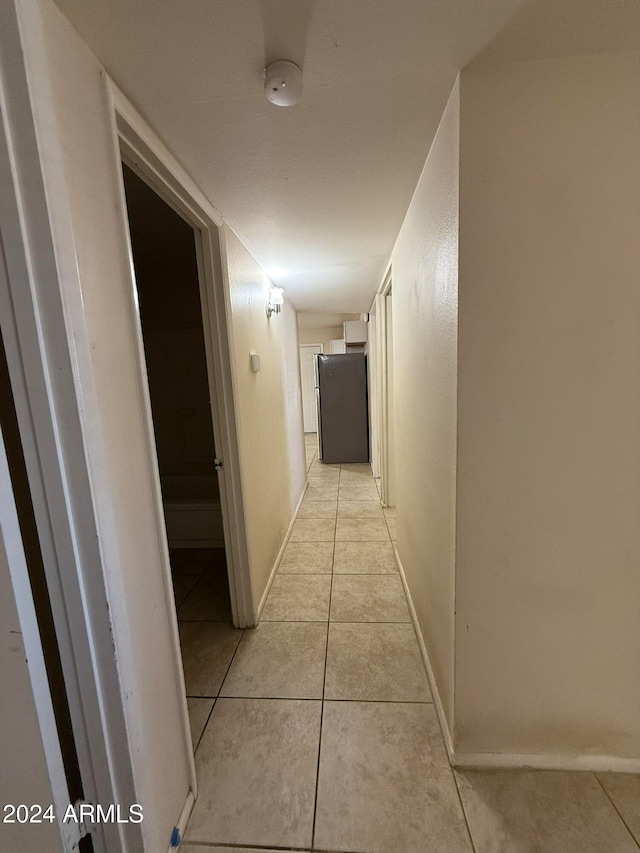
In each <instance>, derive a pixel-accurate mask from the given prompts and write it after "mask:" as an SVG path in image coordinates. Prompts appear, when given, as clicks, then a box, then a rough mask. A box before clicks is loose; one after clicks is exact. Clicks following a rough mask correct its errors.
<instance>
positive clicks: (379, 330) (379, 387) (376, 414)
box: [368, 271, 396, 507]
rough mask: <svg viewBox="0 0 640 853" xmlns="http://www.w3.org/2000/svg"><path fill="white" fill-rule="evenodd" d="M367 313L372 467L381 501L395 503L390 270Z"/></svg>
mask: <svg viewBox="0 0 640 853" xmlns="http://www.w3.org/2000/svg"><path fill="white" fill-rule="evenodd" d="M370 315H371V316H370V327H371V331H370V335H369V342H368V352H369V360H370V365H371V378H370V388H371V410H370V411H371V433H372V448H371V451H372V454H371V455H372V458H371V467H372V470H373V474H374V477H375V478H376V479H377V478H379V483H378V491H379V493H380V499H381V500H382V503H383V505H384V506H385V507H395V505H396V478H395V468H396V460H395V390H394V363H393V361H394V360H393V288H392V282H391V271H389V273H388V274H387V276H386V278H385V280H384V282H383V284H382V286H381V288H380V290H379V291H378V293H377V294H376V296H375V299H374V300H373V303H372V305H371V311H370Z"/></svg>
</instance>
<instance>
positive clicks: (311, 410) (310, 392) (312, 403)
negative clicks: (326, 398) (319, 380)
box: [300, 344, 323, 440]
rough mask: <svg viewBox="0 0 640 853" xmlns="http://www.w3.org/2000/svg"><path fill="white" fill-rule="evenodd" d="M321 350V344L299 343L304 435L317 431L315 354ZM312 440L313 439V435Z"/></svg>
mask: <svg viewBox="0 0 640 853" xmlns="http://www.w3.org/2000/svg"><path fill="white" fill-rule="evenodd" d="M322 351H323V346H322V344H300V378H301V384H302V413H303V420H304V432H305V436H307V435H309V433H317V432H318V406H317V401H316V361H315V359H316V355H318V354H319V353H321V352H322ZM312 440H315V437H313V439H312Z"/></svg>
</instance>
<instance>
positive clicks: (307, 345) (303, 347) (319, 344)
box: [298, 341, 324, 434]
mask: <svg viewBox="0 0 640 853" xmlns="http://www.w3.org/2000/svg"><path fill="white" fill-rule="evenodd" d="M306 347H320V352H321V353H324V344H323V343H322V342H321V341H320V342H318V343H317V344H298V363H299V365H300V388H301V389H304V383H303V381H302V353H301V352H300V350H302V349H305V348H306ZM315 395H316V392H315V390H314V392H313V404H314V406H315V405H316V396H315ZM302 428H303V429H304V394H303V400H302ZM304 431H305V434H306V432H307V431H306V430H304ZM317 431H318V423H317V415H316V429H315V432H317ZM311 432H313V430H311Z"/></svg>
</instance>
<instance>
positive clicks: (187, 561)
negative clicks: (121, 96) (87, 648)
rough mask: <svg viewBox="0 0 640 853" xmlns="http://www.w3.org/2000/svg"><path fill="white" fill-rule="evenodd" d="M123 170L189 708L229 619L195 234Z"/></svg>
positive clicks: (197, 696)
mask: <svg viewBox="0 0 640 853" xmlns="http://www.w3.org/2000/svg"><path fill="white" fill-rule="evenodd" d="M123 176H124V187H125V195H126V201H127V215H128V220H129V231H130V235H131V249H132V256H133V263H134V269H135V280H136V291H137V296H138V308H139V313H140V324H141V328H142V340H143V345H144V356H145V362H146V373H147V380H148V385H149V397H150V402H151V410H152V417H153V432H154V436H155V446H156V454H157V459H158V471H159V475H160V487H161V492H162V503H163V509H164V516H165V528H166V533H167V540H168V546H169V558H170V564H171V575H172V581H173V588H174V598H175V605H176V610H177V617H178V625H179V629H180V639H181V652H182V659H183V668H184V673H185V684H186V693H187V699H188V704H189V709H190V711H191V709H192V705H193V704H194V703H202V702H203V701H205V700H210V702H211V705H213V698H214V697H213V696H211V697H209V696H208V693H209V692H211V691H208V690H206V689H205V688H203V687H202V685H201V684H200V683H199V682H198V683H197V684H196V680H194V678H192V674H193V673H194V671H195V670H194V665H195V657H196V656H197V654H198V649H199V648H200V647H201V646H202V644H203V643H205V644H206V645H207V646H210V645H211V643H214V642H215V638H216V637H218V636H219V634H220V627H219V626H220V624H221V623H222V624H224V623H226V625H229V624H230V623H231V620H232V612H231V599H230V591H229V579H228V570H227V555H226V551H225V539H224V530H223V523H222V511H221V501H220V488H219V482H218V472H217V466H218V464H219V462H218V457H217V455H216V436H215V434H214V425H213V417H212V409H211V396H212V395H211V391H210V388H211V385H210V381H209V375H208V370H207V355H206V349H205V338H204V334H205V333H204V326H203V316H202V305H201V298H200V279H199V271H198V256H197V248H196V232H195V230H194V228H193V227H192V226H191V225H190V224H189V223H188V222H186V221H185V220H184V219H183V218H182V216H180V215H179V214H178V213H177V212H176V211H175V210H174V209H173V208H172V207H170V206H169V205H168V204H167V203H166V202H165V201H164V200H163V199H162V198H161V197H160V196H159V195H158V194H157V193H156V192H155V191H154V190H153V189H152V188H151V187H150V186H149V185H148V184H147V183H145V182H144V181H143V180H142V179H141V178H140V177H139V176H138V175H137V174H136V173H135V172H133V170H132V169H130V168H129V167H128V166H127V165H125V164H123ZM216 626H218V627H216ZM191 657H193V658H194V660H191V659H190V658H191ZM203 691H204V693H203ZM204 694H207V695H206V696H205V695H204ZM209 710H210V709H209ZM196 745H197V744H196V741H195V739H194V748H195V746H196Z"/></svg>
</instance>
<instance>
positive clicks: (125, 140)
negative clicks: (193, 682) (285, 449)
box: [107, 78, 256, 669]
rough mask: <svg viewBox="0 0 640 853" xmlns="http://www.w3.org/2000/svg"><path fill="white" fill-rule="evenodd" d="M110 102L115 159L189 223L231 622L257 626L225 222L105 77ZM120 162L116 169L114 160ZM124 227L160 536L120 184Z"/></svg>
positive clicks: (160, 523) (154, 466)
mask: <svg viewBox="0 0 640 853" xmlns="http://www.w3.org/2000/svg"><path fill="white" fill-rule="evenodd" d="M107 91H108V97H109V101H110V107H111V110H112V112H113V113H114V115H115V128H116V130H115V139H114V148H115V152H116V154H117V156H118V160H119V161H120V160H122V161H123V162H125V163H126V164H127V165H128V166H129V167H130V168H131V169H132V170H133V171H134V172H135V173H136V174H137V175H138V176H139V177H141V178H142V179H143V180H144V181H145V182H146V183H147V184H149V186H151V187H152V189H153V190H154V191H155V192H157V193H158V195H159V196H160V197H161V198H162V199H163V200H164V201H165V202H166V203H167V204H168V205H169V206H170V207H172V208H173V209H174V210H175V211H176V212H177V213H179V214H180V216H182V218H183V219H185V220H186V221H187V222H188V223H189V224H190V225H191V226H192V228H193V229H194V231H195V235H196V253H197V264H198V278H199V283H200V303H201V308H202V325H203V332H204V340H205V352H206V361H207V376H208V380H209V392H210V398H211V415H212V420H213V431H214V440H215V446H216V452H217V453H219V455H220V457H221V458H222V460H223V463H224V467H223V468H222V469H221V470H219V471H218V479H219V485H220V503H221V508H222V521H223V530H224V542H225V551H226V557H227V572H228V578H229V593H230V598H231V612H232V617H233V623H234V625H235V626H236V627H237V628H246V627H248V626H252V625H255V623H256V621H255V616H256V614H255V607H254V602H253V594H252V589H251V576H250V571H249V555H248V550H247V539H246V525H245V516H244V501H243V497H242V482H241V478H240V454H239V449H238V434H237V427H236V413H235V401H234V396H233V380H232V370H231V355H230V347H231V336H230V334H229V327H230V326H229V322H228V317H229V316H230V313H231V308H230V302H229V287H228V281H227V280H226V272H225V270H226V264H225V263H224V236H223V230H222V225H223V220H222V217H220V215H219V214H218V213H217V211H215V209H214V208H213V207H212V205H211V204H210V203H209V202H208V200H207V199H206V198H205V196H204V195H203V194H202V192H201V191H200V190H199V188H198V187H197V186H196V185H195V184H194V182H193V181H192V179H191V178H190V177H189V176H188V175H187V173H186V172H185V171H184V170H183V169H182V167H181V166H180V165H179V164H178V163H177V161H176V160H175V159H174V158H173V156H172V155H171V154H170V153H169V151H168V150H167V149H166V148H165V147H164V145H163V144H162V143H161V142H160V140H159V139H158V138H157V137H156V136H155V134H154V133H153V131H152V130H151V129H150V128H149V126H148V125H147V124H146V122H145V121H144V120H143V119H142V118H141V116H140V115H139V114H138V113H137V111H136V110H135V109H134V108H133V107H132V106H131V104H130V103H129V101H128V100H127V98H126V97H125V96H124V95H123V93H122V92H121V91H120V89H119V88H118V87H117V86H116V85H115V84H114V83H113V81H112V80H111V79H109V78H107ZM118 168H120V166H119V163H118ZM120 197H121V211H122V216H121V219H122V228H123V232H124V238H125V240H126V245H127V249H128V252H129V259H130V266H131V270H132V273H131V282H130V284H131V287H130V294H131V303H130V310H131V322H132V327H133V330H134V334H135V338H136V344H137V348H138V353H139V358H138V365H139V368H140V369H139V371H138V381H139V387H140V394H141V396H142V397H143V398H144V400H145V406H144V408H145V422H146V424H145V425H146V451H147V454H148V456H149V466H148V469H149V471H151V472H152V476H153V480H154V482H153V484H152V485H153V491H154V494H155V498H156V500H155V507H154V509H155V514H156V523H157V527H158V535H159V536H162V537H164V538H165V540H166V532H165V528H164V510H163V503H162V492H161V490H160V475H159V471H158V461H157V455H156V448H155V435H154V428H153V419H152V412H151V403H150V398H149V386H148V381H147V375H146V366H145V358H144V342H143V338H142V327H141V323H140V315H139V311H138V307H137V296H136V283H135V277H134V274H133V255H132V250H131V238H130V234H129V222H128V218H127V214H126V199H125V194H124V182H121V183H120ZM163 576H164V582H165V585H166V588H167V593H171V594H170V595H169V601H172V587H171V568H170V565H169V562H168V552H167V561H166V566H165V570H164V573H163ZM175 642H176V654H177V658H176V662H177V665H178V666H179V668H180V669H181V667H182V663H181V660H180V646H179V637H178V634H177V627H176V629H175Z"/></svg>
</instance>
